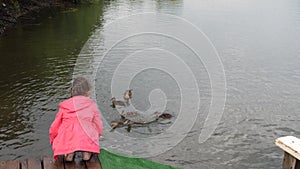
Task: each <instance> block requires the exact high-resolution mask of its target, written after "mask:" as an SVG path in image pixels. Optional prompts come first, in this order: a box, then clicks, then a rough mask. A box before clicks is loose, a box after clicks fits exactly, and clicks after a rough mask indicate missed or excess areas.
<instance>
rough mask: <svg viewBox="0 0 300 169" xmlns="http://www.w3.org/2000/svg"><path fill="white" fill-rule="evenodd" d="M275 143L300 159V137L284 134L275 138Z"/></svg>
mask: <svg viewBox="0 0 300 169" xmlns="http://www.w3.org/2000/svg"><path fill="white" fill-rule="evenodd" d="M275 144H276V145H277V146H278V147H280V148H281V149H283V150H284V151H285V152H287V153H289V154H290V155H292V156H293V157H295V158H296V159H298V160H300V139H298V138H296V137H294V136H285V137H280V138H278V139H276V141H275Z"/></svg>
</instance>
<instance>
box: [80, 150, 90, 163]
mask: <svg viewBox="0 0 300 169" xmlns="http://www.w3.org/2000/svg"><path fill="white" fill-rule="evenodd" d="M91 156H92V153H91V152H86V151H84V152H82V159H83V160H84V161H88V160H90V158H91Z"/></svg>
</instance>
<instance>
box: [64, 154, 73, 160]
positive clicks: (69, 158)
mask: <svg viewBox="0 0 300 169" xmlns="http://www.w3.org/2000/svg"><path fill="white" fill-rule="evenodd" d="M73 159H74V153H69V154H65V161H68V162H71V161H73Z"/></svg>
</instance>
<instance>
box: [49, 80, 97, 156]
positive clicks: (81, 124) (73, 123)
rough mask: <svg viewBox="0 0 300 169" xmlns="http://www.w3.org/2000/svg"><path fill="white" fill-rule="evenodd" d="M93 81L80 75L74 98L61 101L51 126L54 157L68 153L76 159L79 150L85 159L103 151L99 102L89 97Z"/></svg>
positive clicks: (73, 88) (74, 90) (76, 81)
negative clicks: (101, 147)
mask: <svg viewBox="0 0 300 169" xmlns="http://www.w3.org/2000/svg"><path fill="white" fill-rule="evenodd" d="M90 91H91V86H90V84H89V82H88V81H87V80H86V79H85V78H83V77H78V78H76V79H74V81H73V84H72V87H71V96H72V97H71V98H70V99H67V100H65V101H63V102H61V103H60V104H59V111H58V113H57V114H56V117H55V120H54V121H53V123H52V125H51V127H50V129H49V134H50V144H51V145H52V149H53V152H54V159H58V158H57V157H58V155H64V157H65V160H66V161H72V160H73V158H74V152H75V151H82V158H83V160H89V159H90V157H91V153H97V154H99V153H100V147H99V137H100V136H101V134H102V121H101V117H100V113H99V111H98V108H97V105H96V103H95V102H94V101H93V100H92V99H90V98H89V96H90Z"/></svg>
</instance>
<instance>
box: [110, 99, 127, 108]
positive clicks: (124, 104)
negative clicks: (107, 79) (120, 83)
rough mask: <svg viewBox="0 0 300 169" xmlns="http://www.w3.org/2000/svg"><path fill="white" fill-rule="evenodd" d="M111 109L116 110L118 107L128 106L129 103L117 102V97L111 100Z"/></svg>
mask: <svg viewBox="0 0 300 169" xmlns="http://www.w3.org/2000/svg"><path fill="white" fill-rule="evenodd" d="M110 100H111V103H112V105H111V107H112V108H116V106H124V107H125V106H128V103H127V102H124V101H121V100H117V99H116V98H115V97H113V98H111V99H110Z"/></svg>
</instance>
